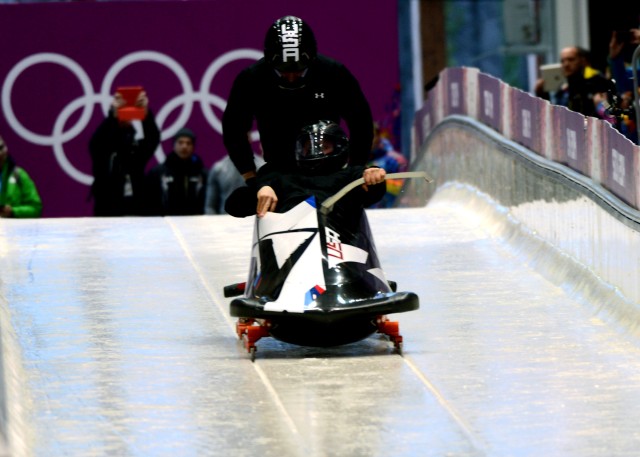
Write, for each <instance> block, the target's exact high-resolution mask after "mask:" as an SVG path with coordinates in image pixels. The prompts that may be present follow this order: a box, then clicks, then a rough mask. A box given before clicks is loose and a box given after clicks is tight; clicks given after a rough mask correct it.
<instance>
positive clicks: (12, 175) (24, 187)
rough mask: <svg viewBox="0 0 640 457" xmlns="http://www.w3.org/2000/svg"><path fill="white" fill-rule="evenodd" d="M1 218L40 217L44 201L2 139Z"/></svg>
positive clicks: (0, 146) (0, 155)
mask: <svg viewBox="0 0 640 457" xmlns="http://www.w3.org/2000/svg"><path fill="white" fill-rule="evenodd" d="M0 169H2V178H1V179H0V217H15V218H29V217H40V215H41V214H42V201H41V200H40V195H39V194H38V189H36V185H35V183H34V182H33V180H32V179H31V178H30V177H29V175H28V174H27V172H26V171H25V170H24V169H23V168H21V167H18V166H17V165H16V162H15V161H14V160H13V157H11V156H10V155H9V148H8V147H7V143H5V141H4V139H3V138H2V137H0Z"/></svg>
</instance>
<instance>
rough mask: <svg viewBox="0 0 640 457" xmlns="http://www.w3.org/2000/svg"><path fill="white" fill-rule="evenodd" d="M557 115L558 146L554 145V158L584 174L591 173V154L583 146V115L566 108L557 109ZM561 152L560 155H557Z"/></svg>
mask: <svg viewBox="0 0 640 457" xmlns="http://www.w3.org/2000/svg"><path fill="white" fill-rule="evenodd" d="M557 115H558V116H560V118H559V121H560V122H557V123H556V125H557V126H558V127H559V128H560V132H558V135H557V136H556V138H558V139H560V144H559V145H558V146H559V147H556V152H557V154H558V156H557V158H556V160H557V161H558V162H561V163H566V164H567V165H569V166H570V167H571V168H573V169H574V170H577V171H579V172H580V173H582V174H584V175H585V176H589V175H590V174H591V161H590V157H591V155H590V154H589V150H587V148H586V147H585V146H586V144H587V143H586V137H585V133H586V131H585V117H584V116H583V115H582V114H580V113H576V112H574V111H569V110H568V109H563V110H558V111H557ZM561 153H562V156H560V155H559V154H561Z"/></svg>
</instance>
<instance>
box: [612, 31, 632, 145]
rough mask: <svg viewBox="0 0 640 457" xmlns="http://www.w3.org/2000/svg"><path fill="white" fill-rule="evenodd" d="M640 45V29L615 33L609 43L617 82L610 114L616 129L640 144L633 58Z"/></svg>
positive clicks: (613, 73) (614, 76)
mask: <svg viewBox="0 0 640 457" xmlns="http://www.w3.org/2000/svg"><path fill="white" fill-rule="evenodd" d="M638 45H640V29H631V30H629V31H614V32H612V34H611V40H610V41H609V56H608V59H607V60H608V64H609V71H610V73H611V77H612V78H613V79H614V81H615V100H614V103H613V105H615V106H612V107H611V108H612V109H611V110H610V112H612V113H613V114H614V115H615V121H614V124H615V125H616V128H617V129H618V130H619V131H620V132H621V133H622V134H623V135H624V136H626V137H627V138H629V140H631V141H633V142H634V143H636V144H638V129H637V119H636V113H635V111H634V109H633V100H634V96H633V90H634V88H633V69H632V67H631V62H630V61H631V56H632V55H633V51H634V50H635V48H636V47H637V46H638ZM639 95H640V94H639Z"/></svg>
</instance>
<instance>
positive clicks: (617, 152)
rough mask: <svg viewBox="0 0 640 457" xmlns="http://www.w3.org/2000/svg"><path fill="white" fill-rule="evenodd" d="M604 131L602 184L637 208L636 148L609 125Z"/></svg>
mask: <svg viewBox="0 0 640 457" xmlns="http://www.w3.org/2000/svg"><path fill="white" fill-rule="evenodd" d="M605 130H606V135H604V142H603V151H604V168H603V171H602V183H603V185H604V186H605V187H606V188H607V189H609V190H610V191H611V192H613V193H614V194H615V195H617V196H618V197H620V199H621V200H623V201H625V202H627V203H628V204H629V205H631V206H633V207H634V208H638V202H637V195H636V185H637V182H636V176H635V173H636V170H637V167H638V164H637V163H636V162H635V157H636V154H634V152H637V146H635V145H634V144H633V143H632V142H631V141H629V140H628V139H627V138H625V137H624V136H622V135H621V134H620V132H618V131H617V130H616V129H614V128H613V127H611V126H609V124H606V125H605Z"/></svg>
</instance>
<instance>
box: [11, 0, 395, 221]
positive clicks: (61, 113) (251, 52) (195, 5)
mask: <svg viewBox="0 0 640 457" xmlns="http://www.w3.org/2000/svg"><path fill="white" fill-rule="evenodd" d="M365 5H366V6H365V7H364V8H362V7H359V6H361V5H360V2H344V1H337V0H324V1H322V2H300V1H296V0H270V1H268V2H265V1H264V0H245V1H242V2H229V1H224V0H219V1H218V0H214V1H148V2H146V1H138V2H122V1H118V2H78V3H38V4H33V3H32V4H2V5H0V30H2V36H3V39H2V40H0V55H1V56H2V59H0V84H1V106H2V117H1V118H0V136H2V137H3V138H4V140H5V142H6V144H7V146H8V148H9V153H10V154H11V155H12V156H13V157H14V158H15V160H16V162H17V163H18V164H19V165H20V166H22V167H23V168H25V169H26V170H27V172H28V173H29V175H30V176H31V177H32V178H33V179H34V181H35V182H36V186H37V187H38V190H39V192H40V195H41V197H42V199H43V204H44V211H43V216H44V217H78V216H90V215H91V214H92V208H93V204H92V202H91V201H90V200H89V189H90V184H91V182H92V181H93V177H92V176H91V160H90V157H89V151H88V143H89V139H90V138H91V135H92V133H93V132H94V131H95V129H96V128H97V127H98V125H99V124H100V122H101V121H102V119H104V116H105V113H106V112H107V110H108V108H109V105H110V102H111V99H112V95H113V92H114V89H115V88H116V87H118V86H125V85H142V86H144V88H145V90H146V91H147V94H148V97H149V105H150V108H151V110H152V111H153V112H154V114H155V115H156V120H157V123H158V127H159V128H160V131H161V139H162V142H161V146H160V147H159V148H158V150H157V151H156V154H155V157H154V159H153V160H152V161H151V162H150V163H149V168H150V167H152V166H154V165H156V163H158V162H161V161H162V160H164V157H165V156H166V155H167V154H168V153H169V152H170V151H171V147H172V138H173V135H174V134H175V133H176V132H177V131H178V130H179V129H180V128H181V127H184V126H187V127H189V128H191V129H192V130H194V132H195V133H196V135H197V142H196V153H197V154H198V155H200V156H201V157H202V158H203V160H204V162H205V164H206V165H207V166H208V167H209V166H211V165H212V164H213V162H215V161H216V160H218V159H220V158H222V157H223V156H224V155H225V154H226V150H225V149H224V146H223V144H222V137H221V123H220V119H221V115H222V112H223V110H224V107H225V106H226V99H227V96H228V94H229V90H230V88H231V84H232V82H233V78H234V77H235V76H236V74H237V73H238V72H239V71H240V70H241V69H242V68H244V67H245V66H247V65H249V64H250V63H251V62H253V61H255V60H257V59H259V58H260V57H261V56H262V43H263V39H264V34H265V33H266V31H267V29H268V27H269V25H270V24H271V23H272V22H273V21H274V20H275V19H277V18H278V17H281V16H284V15H287V14H293V15H296V16H300V17H302V18H303V19H305V20H306V21H307V22H308V23H309V25H310V26H311V28H312V29H313V30H314V33H315V34H316V38H317V40H318V48H319V52H320V53H322V54H325V55H327V56H329V57H333V58H335V59H337V60H339V61H341V62H342V63H344V64H345V65H346V66H347V67H348V68H349V69H350V70H351V72H352V73H353V74H354V75H355V76H356V78H358V80H359V81H360V83H361V85H362V89H363V91H364V93H365V95H366V96H367V98H368V100H369V103H370V104H371V108H372V110H373V114H374V118H375V119H377V120H381V119H383V118H385V117H386V116H387V115H388V113H386V111H385V110H386V107H387V106H388V104H389V102H390V100H391V99H392V97H393V91H394V89H395V87H396V86H397V83H398V81H399V70H398V40H397V36H398V33H397V11H396V8H397V4H396V2H394V1H389V0H370V1H368V2H366V4H365Z"/></svg>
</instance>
